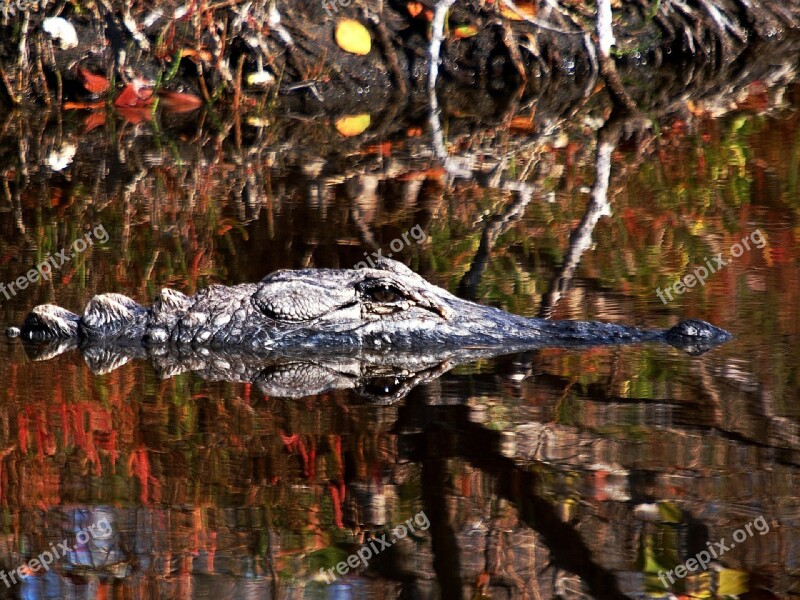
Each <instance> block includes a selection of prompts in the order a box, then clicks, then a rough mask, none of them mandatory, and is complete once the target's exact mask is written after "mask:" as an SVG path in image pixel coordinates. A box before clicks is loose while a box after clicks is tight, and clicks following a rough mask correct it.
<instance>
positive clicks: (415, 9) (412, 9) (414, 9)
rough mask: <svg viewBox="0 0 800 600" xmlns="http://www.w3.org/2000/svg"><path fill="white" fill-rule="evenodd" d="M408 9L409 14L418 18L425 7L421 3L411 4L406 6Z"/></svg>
mask: <svg viewBox="0 0 800 600" xmlns="http://www.w3.org/2000/svg"><path fill="white" fill-rule="evenodd" d="M406 8H408V14H410V15H411V16H412V17H416V16H419V13H421V12H422V8H423V7H422V4H421V3H419V2H409V3H408V4H406Z"/></svg>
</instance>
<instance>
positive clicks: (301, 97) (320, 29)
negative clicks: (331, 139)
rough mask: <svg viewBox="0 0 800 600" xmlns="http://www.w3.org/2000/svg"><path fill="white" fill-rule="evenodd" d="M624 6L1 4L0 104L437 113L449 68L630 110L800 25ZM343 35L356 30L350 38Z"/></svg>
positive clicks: (704, 6)
mask: <svg viewBox="0 0 800 600" xmlns="http://www.w3.org/2000/svg"><path fill="white" fill-rule="evenodd" d="M450 4H452V6H450V7H449V9H448V10H447V11H445V10H444V8H445V5H450ZM599 4H600V6H601V7H602V6H603V5H604V4H605V3H604V2H600V3H599ZM616 4H617V6H614V7H611V13H610V19H606V20H605V21H604V20H603V19H599V20H598V19H597V9H596V7H595V5H594V3H577V2H566V1H562V2H560V3H556V2H552V1H550V2H548V1H545V0H541V1H538V2H519V3H517V4H514V3H513V2H511V1H509V0H495V1H493V2H485V1H479V0H458V1H457V2H455V3H452V2H448V1H444V0H440V1H439V2H438V3H436V2H433V1H432V0H427V1H426V2H407V1H405V0H403V1H400V0H397V1H390V0H359V1H355V2H353V1H352V0H326V2H322V1H320V0H291V1H289V0H271V1H267V0H262V1H259V2H254V3H246V4H245V3H242V2H236V1H235V0H222V1H217V2H202V3H199V2H197V1H196V0H189V1H187V2H186V3H182V2H178V1H175V0H165V1H162V2H157V3H154V4H153V3H147V4H143V3H142V4H133V5H129V4H127V3H124V2H120V1H118V0H90V1H89V2H86V3H81V4H80V5H78V4H77V3H67V4H54V3H52V2H49V1H48V0H39V1H38V2H34V3H31V2H28V1H27V0H13V1H12V0H4V4H2V5H0V40H2V41H0V98H2V100H3V101H4V102H5V103H7V104H15V105H20V106H27V107H32V106H45V107H48V108H50V109H53V110H56V109H59V108H63V107H67V108H70V107H71V108H86V107H87V106H89V107H92V106H95V107H96V106H97V105H98V103H101V104H112V103H113V104H114V105H115V106H116V107H117V108H118V109H120V110H129V111H130V110H133V109H141V110H152V107H153V106H154V104H155V103H154V99H155V98H157V97H160V98H161V104H162V105H164V107H165V108H166V109H168V110H174V111H176V112H178V111H187V110H191V109H193V108H196V107H197V106H199V105H201V104H206V105H216V106H221V107H225V109H233V110H235V111H243V112H246V113H253V114H263V113H268V112H270V110H272V109H273V108H274V106H275V101H276V99H281V100H282V101H284V102H285V103H286V104H288V105H290V106H291V107H292V108H293V109H295V110H302V111H303V112H311V113H313V112H316V111H319V110H326V111H335V110H353V109H356V108H360V109H362V110H368V111H372V110H376V109H379V108H384V107H387V106H390V105H395V104H398V103H401V104H402V103H405V102H412V103H423V104H427V103H428V102H429V101H430V98H429V90H428V86H429V85H430V83H431V64H432V62H431V59H432V57H434V58H436V57H437V56H438V57H439V58H440V61H436V62H437V64H438V63H439V62H440V63H441V64H440V66H439V69H438V84H439V85H440V86H444V87H445V88H446V89H444V90H442V89H440V94H439V95H440V97H442V98H451V99H452V98H459V97H462V96H463V97H466V98H472V97H473V96H476V95H477V96H479V97H482V98H490V99H492V100H497V99H501V98H502V99H506V98H509V97H511V98H528V97H536V96H541V95H542V94H543V93H544V92H545V91H552V90H553V89H554V88H556V87H558V86H560V83H561V80H563V79H567V80H572V81H574V82H576V83H577V84H578V86H579V87H580V86H582V88H583V89H584V90H594V89H596V88H606V89H609V90H611V92H612V93H611V94H610V96H611V98H612V99H613V100H614V101H615V102H616V103H617V104H622V105H625V106H627V107H628V108H630V107H632V106H637V107H638V106H640V105H641V103H642V102H645V104H646V103H647V102H648V100H649V98H647V96H648V95H652V94H654V93H656V92H654V91H653V90H658V87H659V86H661V85H664V84H668V85H684V84H685V83H686V81H685V79H686V78H689V79H691V78H694V77H696V76H697V74H698V73H707V72H709V71H716V70H718V69H719V68H721V67H723V66H728V65H731V64H732V63H736V62H739V61H747V60H750V59H751V58H752V57H753V56H755V53H754V52H753V48H755V47H758V48H762V47H763V46H764V45H766V46H767V47H770V46H775V45H777V44H783V43H785V41H786V39H788V38H791V37H792V36H793V35H794V34H795V32H796V30H797V28H798V25H800V2H797V1H796V0H795V1H791V2H777V1H764V2H736V1H733V0H726V1H724V2H715V3H711V2H708V1H707V0H689V1H686V2H683V1H681V2H674V1H673V2H661V1H647V0H641V1H640V2H624V3H616ZM437 6H438V8H437ZM601 13H602V11H601ZM345 20H350V22H351V23H353V22H354V23H355V26H354V27H355V29H352V30H350V31H349V33H348V32H347V31H346V32H345V34H343V35H342V36H341V37H337V34H338V33H340V31H339V29H337V28H338V27H340V26H341V24H342V22H343V21H345ZM362 35H365V36H366V38H365V39H362V38H361V37H360V36H362ZM439 42H441V46H440V45H439ZM611 43H614V45H613V46H611V45H610V44H611ZM609 52H610V54H608V56H607V53H609ZM658 74H660V75H658ZM442 92H446V93H442ZM583 95H586V94H581V96H583ZM644 108H645V110H647V107H646V106H645V107H644Z"/></svg>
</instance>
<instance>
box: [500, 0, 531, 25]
mask: <svg viewBox="0 0 800 600" xmlns="http://www.w3.org/2000/svg"><path fill="white" fill-rule="evenodd" d="M515 7H516V10H514V9H513V8H511V7H510V6H508V5H506V4H505V3H503V4H502V5H501V6H500V14H501V15H503V16H504V17H505V18H506V19H509V20H511V21H522V20H523V19H525V18H528V19H533V18H534V17H535V16H536V7H535V6H534V5H533V4H532V3H524V2H519V3H517V4H516V5H515Z"/></svg>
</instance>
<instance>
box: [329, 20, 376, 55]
mask: <svg viewBox="0 0 800 600" xmlns="http://www.w3.org/2000/svg"><path fill="white" fill-rule="evenodd" d="M336 43H337V44H338V46H339V48H341V49H342V50H344V51H345V52H350V53H351V54H358V55H359V56H363V55H365V54H369V51H370V50H371V49H372V38H371V37H370V35H369V31H368V30H367V28H366V27H364V26H363V25H362V24H361V23H359V22H358V21H355V20H353V19H342V20H341V21H339V23H338V24H337V25H336Z"/></svg>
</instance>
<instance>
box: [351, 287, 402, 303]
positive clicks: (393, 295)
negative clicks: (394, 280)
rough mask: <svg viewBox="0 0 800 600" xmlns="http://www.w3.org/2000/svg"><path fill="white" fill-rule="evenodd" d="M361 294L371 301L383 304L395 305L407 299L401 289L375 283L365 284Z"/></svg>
mask: <svg viewBox="0 0 800 600" xmlns="http://www.w3.org/2000/svg"><path fill="white" fill-rule="evenodd" d="M361 293H362V294H364V296H365V297H366V298H368V299H369V300H372V301H373V302H379V303H381V304H393V303H395V302H402V301H403V300H405V299H406V296H405V294H403V292H402V291H400V289H398V288H397V287H395V286H393V285H391V284H389V283H375V282H373V283H367V284H364V285H363V286H362V287H361Z"/></svg>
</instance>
